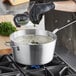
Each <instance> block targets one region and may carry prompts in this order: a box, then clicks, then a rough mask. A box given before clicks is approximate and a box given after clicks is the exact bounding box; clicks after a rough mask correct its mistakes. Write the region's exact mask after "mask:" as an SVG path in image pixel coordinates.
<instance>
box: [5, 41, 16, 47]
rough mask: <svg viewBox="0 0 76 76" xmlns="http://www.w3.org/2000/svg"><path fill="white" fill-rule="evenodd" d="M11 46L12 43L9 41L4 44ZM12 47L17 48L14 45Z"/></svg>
mask: <svg viewBox="0 0 76 76" xmlns="http://www.w3.org/2000/svg"><path fill="white" fill-rule="evenodd" d="M11 44H12V42H10V41H9V42H5V45H6V46H11ZM12 47H17V46H15V45H14V46H12Z"/></svg>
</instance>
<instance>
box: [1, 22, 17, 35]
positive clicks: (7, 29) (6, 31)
mask: <svg viewBox="0 0 76 76" xmlns="http://www.w3.org/2000/svg"><path fill="white" fill-rule="evenodd" d="M15 31H16V27H14V26H13V25H12V23H11V22H1V23H0V35H2V36H9V35H10V34H11V33H13V32H15Z"/></svg>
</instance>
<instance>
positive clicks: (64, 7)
mask: <svg viewBox="0 0 76 76" xmlns="http://www.w3.org/2000/svg"><path fill="white" fill-rule="evenodd" d="M53 3H54V4H55V10H59V11H65V12H76V3H75V1H73V0H68V1H57V2H53Z"/></svg>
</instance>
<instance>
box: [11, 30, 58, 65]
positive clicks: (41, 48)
mask: <svg viewBox="0 0 76 76" xmlns="http://www.w3.org/2000/svg"><path fill="white" fill-rule="evenodd" d="M30 34H33V35H43V36H50V37H52V38H53V41H52V42H49V43H45V44H38V45H26V44H25V45H22V44H18V43H17V42H15V39H16V37H19V36H24V35H30ZM10 40H11V42H12V44H11V47H12V49H13V55H14V59H15V61H16V62H18V63H20V64H24V65H43V64H46V63H49V62H50V61H51V60H52V59H53V55H54V50H55V45H56V40H57V37H56V35H55V34H53V33H52V32H49V31H42V30H36V29H26V30H20V31H17V32H14V33H13V34H11V35H10Z"/></svg>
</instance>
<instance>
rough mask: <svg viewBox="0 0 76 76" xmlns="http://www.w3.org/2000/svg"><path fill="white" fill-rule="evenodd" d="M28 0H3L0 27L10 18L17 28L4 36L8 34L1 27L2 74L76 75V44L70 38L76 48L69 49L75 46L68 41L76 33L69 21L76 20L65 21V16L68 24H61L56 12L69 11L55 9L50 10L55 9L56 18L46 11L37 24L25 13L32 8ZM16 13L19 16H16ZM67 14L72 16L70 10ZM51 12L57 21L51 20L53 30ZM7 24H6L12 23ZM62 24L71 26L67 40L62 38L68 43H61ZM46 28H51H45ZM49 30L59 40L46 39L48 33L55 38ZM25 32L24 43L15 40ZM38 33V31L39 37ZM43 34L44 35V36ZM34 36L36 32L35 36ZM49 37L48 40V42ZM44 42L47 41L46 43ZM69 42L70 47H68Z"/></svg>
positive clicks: (0, 59) (1, 2)
mask: <svg viewBox="0 0 76 76" xmlns="http://www.w3.org/2000/svg"><path fill="white" fill-rule="evenodd" d="M29 2H30V1H29V0H25V1H24V0H18V1H17V0H16V1H15V0H8V1H7V0H0V28H1V29H2V27H1V23H3V22H11V24H12V25H13V26H14V27H15V28H16V30H15V33H13V34H12V35H11V36H10V35H9V36H3V35H7V34H4V31H2V33H1V31H0V76H76V51H75V44H73V42H71V43H72V45H74V47H73V49H70V48H72V46H71V45H70V44H71V43H69V42H68V40H70V41H71V40H72V39H71V38H72V36H73V35H72V33H75V31H74V30H72V27H73V26H70V25H71V24H73V23H75V22H76V21H73V22H71V20H70V19H69V20H66V19H65V18H64V17H62V18H61V19H62V20H63V22H64V20H66V22H67V24H62V25H64V26H65V25H66V26H65V27H67V28H65V27H62V26H61V25H58V22H59V21H58V20H57V19H58V15H57V14H61V13H62V15H63V16H64V15H66V13H65V12H58V11H53V12H51V14H52V13H55V12H56V13H57V14H55V15H54V17H56V20H55V21H54V20H53V18H54V17H53V15H52V17H51V16H50V15H43V17H42V20H41V21H40V23H39V24H36V25H34V24H33V23H32V22H31V21H30V20H29V19H28V18H27V17H28V15H27V13H25V12H28V10H29ZM17 14H18V17H17V18H16V19H15V16H16V15H17ZM46 14H47V13H46ZM48 14H49V12H48ZM67 14H69V15H70V16H71V14H70V13H67ZM48 16H50V17H51V19H52V20H53V22H54V24H51V27H53V29H52V30H50V29H51V27H50V22H52V20H51V21H50V22H49V21H48V20H50V19H49V18H47V17H48ZM73 16H74V15H73ZM68 17H69V16H68ZM71 17H72V16H71ZM45 18H47V19H45ZM69 18H70V17H69ZM20 19H21V20H27V22H19V20H20ZM59 23H60V22H59ZM4 24H5V25H6V24H10V23H4ZM11 24H10V25H11ZM55 24H57V26H55V27H54V26H53V25H55ZM60 24H61V23H60ZM4 28H5V27H4ZM63 28H64V29H66V30H67V29H68V28H69V30H70V34H69V36H70V38H69V39H67V40H66V39H65V37H64V40H63V41H65V42H66V43H67V42H68V44H65V43H64V44H62V42H61V40H59V39H61V35H60V34H61V33H62V32H64V33H66V32H65V30H64V29H63ZM62 29H63V30H62ZM8 30H9V29H8ZM11 30H12V29H11ZM45 30H48V31H46V32H45ZM6 31H7V29H6ZM49 31H51V32H52V31H53V33H54V34H56V35H57V38H58V40H57V42H56V40H54V41H53V42H52V43H50V42H49V41H50V38H49V37H47V38H48V39H47V38H46V37H45V36H52V38H54V39H56V35H54V36H53V34H51V33H50V32H49ZM67 31H68V30H67ZM7 32H8V31H7ZM71 32H72V33H71ZM1 34H3V35H1ZM24 35H26V38H27V40H28V41H26V40H23V43H21V44H19V43H16V42H17V41H18V39H19V38H18V37H21V36H24ZM28 35H29V37H28ZM35 35H37V37H38V38H37V37H36V36H35ZM40 35H43V36H42V37H41V36H40ZM17 36H18V37H17ZM33 36H35V38H34V37H33ZM39 36H40V37H39ZM74 36H75V35H74ZM24 37H25V36H24ZM43 37H44V38H43ZM67 37H68V36H67ZM10 39H11V41H10ZM29 39H30V40H29ZM41 39H42V40H41ZM13 40H15V42H13ZM73 40H74V41H75V37H73ZM19 41H21V39H19ZM24 41H25V42H24ZM47 41H48V42H49V43H48V45H47ZM28 42H29V43H28ZM40 42H42V44H40ZM44 43H46V44H45V45H43V44H44ZM55 43H56V47H55ZM26 44H27V45H26ZM39 44H40V45H39ZM24 45H26V46H24ZM29 45H30V46H29ZM34 45H35V46H34ZM38 45H39V46H38ZM68 46H70V47H69V48H68ZM50 47H51V48H50ZM52 50H54V51H52ZM44 51H45V53H44ZM42 57H43V58H42Z"/></svg>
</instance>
